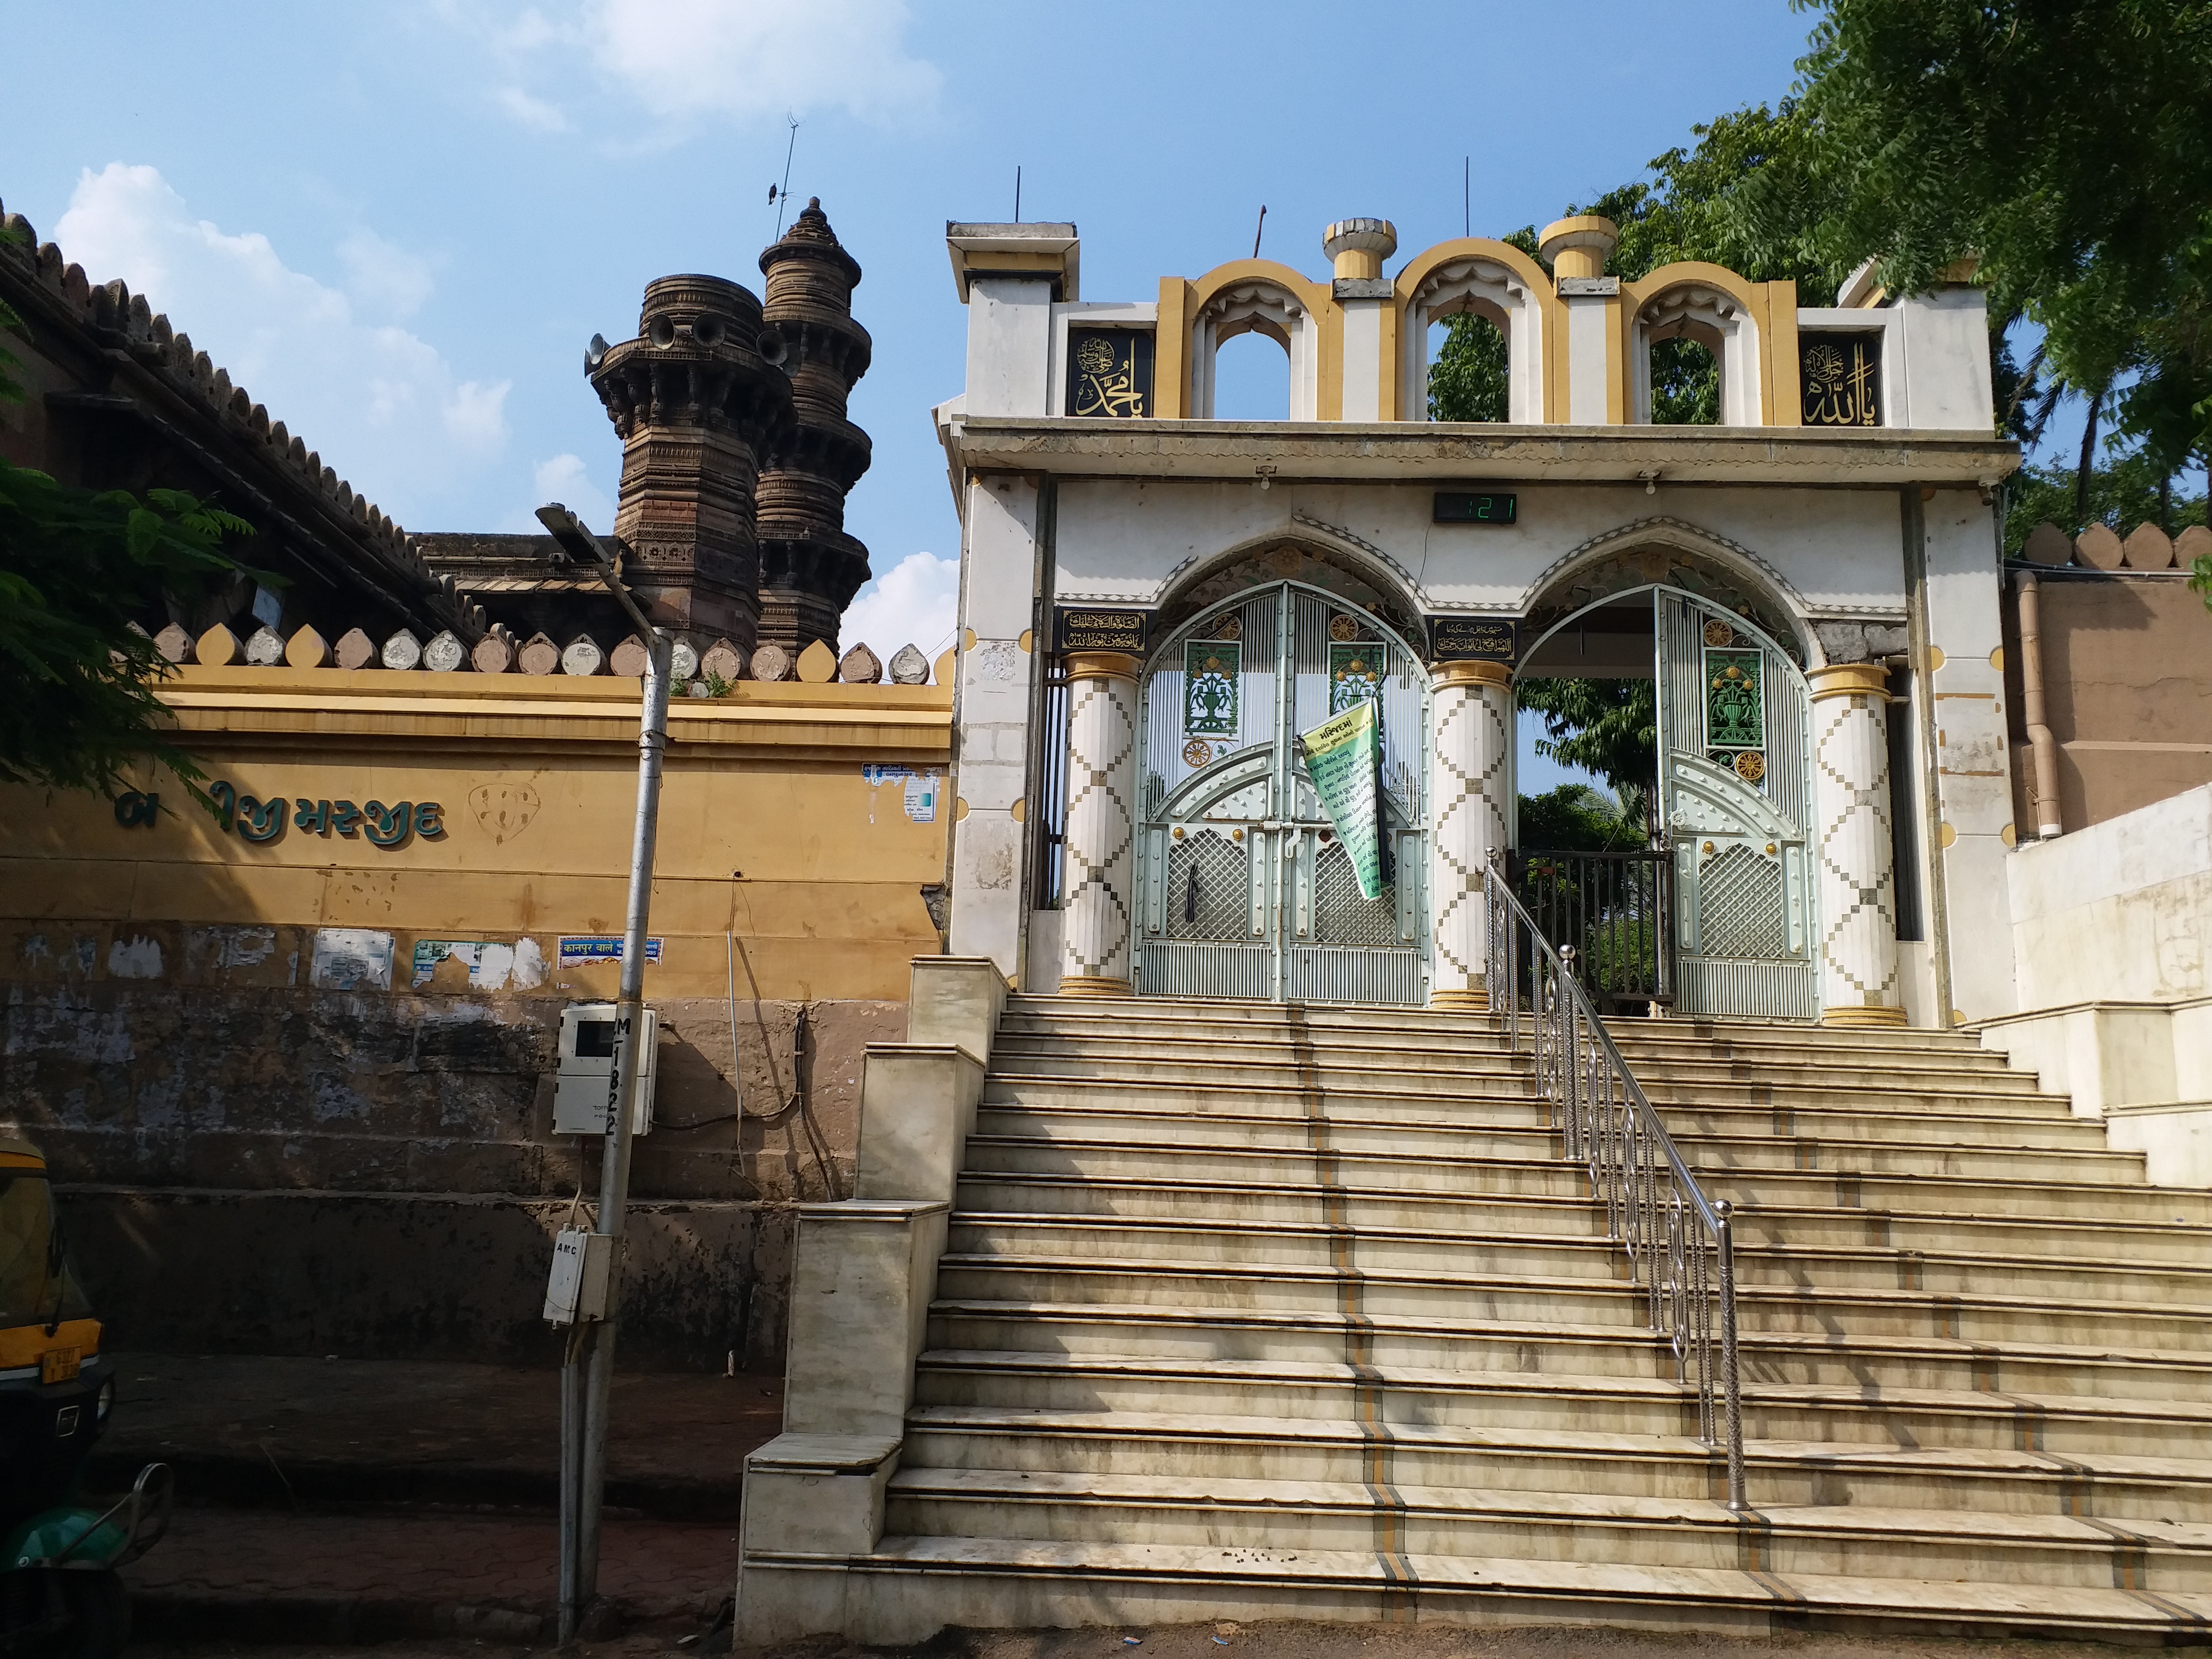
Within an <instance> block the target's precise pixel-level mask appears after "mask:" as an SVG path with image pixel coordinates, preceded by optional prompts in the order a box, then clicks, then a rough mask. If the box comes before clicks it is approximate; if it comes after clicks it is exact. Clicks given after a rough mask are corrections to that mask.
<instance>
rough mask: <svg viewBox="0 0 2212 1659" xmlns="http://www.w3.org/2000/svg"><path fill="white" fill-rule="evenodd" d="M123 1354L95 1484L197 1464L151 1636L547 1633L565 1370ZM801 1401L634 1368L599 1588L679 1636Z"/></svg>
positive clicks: (150, 1597)
mask: <svg viewBox="0 0 2212 1659" xmlns="http://www.w3.org/2000/svg"><path fill="white" fill-rule="evenodd" d="M118 1362H119V1363H118V1377H119V1379H120V1383H119V1394H120V1398H119V1400H118V1403H117V1406H116V1410H115V1416H114V1419H113V1422H112V1427H111V1429H110V1430H109V1432H108V1434H107V1436H106V1438H105V1439H104V1440H103V1442H102V1443H101V1446H100V1452H99V1454H98V1456H97V1460H96V1462H95V1467H94V1482H93V1484H94V1488H95V1489H98V1488H100V1487H102V1486H106V1487H108V1488H111V1489H119V1488H120V1487H121V1486H125V1485H127V1483H128V1481H129V1480H130V1478H131V1474H134V1473H135V1472H136V1470H137V1468H139V1467H140V1466H141V1465H142V1464H143V1463H145V1462H149V1461H152V1460H156V1459H158V1460H161V1461H163V1462H167V1463H169V1464H170V1465H171V1466H172V1467H173V1468H174V1469H175V1470H176V1472H177V1480H178V1493H179V1509H178V1513H177V1516H176V1519H175V1522H174V1524H173V1527H172V1528H171V1530H170V1533H169V1535H168V1536H167V1538H165V1539H164V1540H163V1541H161V1543H160V1544H159V1545H157V1546H156V1547H155V1549H154V1551H153V1552H152V1553H150V1554H149V1555H148V1556H147V1557H146V1559H144V1560H143V1561H141V1562H138V1563H137V1564H136V1565H134V1566H132V1567H131V1568H130V1569H128V1571H127V1573H126V1577H128V1578H129V1579H130V1581H131V1587H132V1595H133V1599H134V1601H135V1602H136V1603H137V1607H138V1608H139V1610H140V1613H139V1620H138V1623H139V1628H140V1630H141V1631H142V1632H145V1633H148V1634H150V1635H155V1636H161V1635H167V1636H171V1637H180V1638H188V1637H200V1636H236V1637H240V1638H246V1639H248V1640H256V1641H262V1642H270V1641H276V1642H285V1641H298V1640H329V1641H339V1642H362V1641H377V1640H382V1639H386V1638H403V1637H406V1638H420V1637H426V1636H430V1635H433V1634H437V1633H443V1632H468V1633H470V1634H471V1636H472V1637H473V1636H477V1635H481V1636H483V1637H486V1638H490V1639H495V1640H499V1641H503V1642H509V1643H514V1642H521V1643H528V1642H531V1641H533V1640H538V1639H540V1638H542V1636H543V1635H544V1634H546V1633H549V1632H550V1618H549V1617H548V1615H550V1612H551V1610H552V1607H553V1603H554V1597H555V1583H556V1579H555V1573H556V1567H555V1561H556V1519H555V1513H556V1485H555V1471H556V1468H557V1467H558V1462H559V1455H560V1401H559V1395H558V1391H557V1377H556V1373H554V1372H553V1371H551V1370H543V1371H540V1370H524V1369H520V1368H509V1367H503V1366H493V1365H468V1364H403V1363H399V1362H395V1361H325V1360H317V1359H288V1358H258V1357H242V1358H241V1357H231V1356H226V1357H220V1358H179V1357H175V1356H170V1355H149V1354H131V1353H126V1354H122V1355H119V1356H118ZM782 1410H783V1401H782V1388H781V1381H780V1380H779V1379H777V1378H774V1377H763V1376H739V1377H728V1376H696V1375H686V1376H618V1377H617V1381H616V1384H615V1395H614V1409H613V1420H612V1433H611V1443H610V1448H609V1458H608V1465H609V1468H608V1477H609V1478H608V1486H607V1496H608V1504H609V1510H608V1514H607V1517H606V1522H605V1535H604V1540H603V1547H602V1553H601V1567H600V1579H599V1584H600V1589H601V1591H602V1593H603V1594H605V1595H607V1596H609V1597H611V1598H612V1599H613V1600H614V1601H616V1602H617V1604H618V1606H619V1608H620V1611H621V1613H622V1614H623V1617H624V1619H625V1620H630V1621H635V1620H676V1621H677V1624H676V1626H674V1627H673V1628H674V1629H675V1631H676V1633H679V1634H680V1633H681V1631H682V1630H683V1629H684V1628H695V1629H696V1628H697V1627H698V1626H699V1624H700V1622H701V1621H702V1620H704V1619H706V1618H707V1617H708V1616H709V1615H711V1613H712V1612H713V1610H714V1607H715V1606H716V1605H717V1604H718V1603H719V1602H720V1601H721V1600H722V1599H723V1598H724V1597H725V1596H726V1595H728V1593H729V1588H730V1583H731V1580H732V1577H734V1576H735V1571H736V1564H737V1553H736V1551H737V1546H736V1518H737V1515H738V1493H739V1487H740V1481H741V1474H742V1470H743V1468H744V1455H745V1454H746V1453H747V1452H748V1451H750V1450H751V1449H753V1448H754V1447H755V1446H757V1445H759V1444H760V1443H762V1442H763V1441H764V1440H767V1439H768V1438H769V1437H771V1436H773V1435H774V1434H775V1432H776V1431H777V1429H778V1427H779V1425H780V1424H781V1418H782ZM670 1639H672V1637H671V1638H670ZM264 1651H265V1650H264Z"/></svg>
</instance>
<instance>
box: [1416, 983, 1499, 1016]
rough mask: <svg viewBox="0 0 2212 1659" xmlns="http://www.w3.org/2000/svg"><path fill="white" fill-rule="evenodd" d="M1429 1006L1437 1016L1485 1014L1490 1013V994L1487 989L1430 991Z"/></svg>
mask: <svg viewBox="0 0 2212 1659" xmlns="http://www.w3.org/2000/svg"><path fill="white" fill-rule="evenodd" d="M1429 1006H1430V1008H1431V1010H1433V1011H1434V1012H1437V1013H1439V1014H1486V1013H1488V1012H1490V993H1489V991H1488V990H1487V989H1482V990H1464V991H1431V992H1430V993H1429Z"/></svg>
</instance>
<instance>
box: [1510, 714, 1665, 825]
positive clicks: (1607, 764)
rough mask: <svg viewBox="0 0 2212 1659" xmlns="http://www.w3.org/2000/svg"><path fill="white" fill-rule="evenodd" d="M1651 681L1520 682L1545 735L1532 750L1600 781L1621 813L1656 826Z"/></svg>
mask: <svg viewBox="0 0 2212 1659" xmlns="http://www.w3.org/2000/svg"><path fill="white" fill-rule="evenodd" d="M1655 693H1656V687H1655V686H1654V684H1653V683H1652V682H1651V681H1650V680H1550V679H1528V680H1522V682H1521V683H1520V685H1519V696H1520V705H1521V707H1522V708H1528V709H1534V711H1535V712H1536V714H1538V715H1539V716H1541V718H1542V720H1543V722H1544V733H1545V735H1544V736H1542V737H1541V738H1537V739H1536V752H1537V753H1538V754H1540V755H1543V756H1546V757H1549V758H1551V759H1553V760H1556V761H1558V762H1559V763H1561V764H1562V765H1566V766H1573V767H1578V768H1580V769H1582V770H1583V771H1585V772H1588V773H1589V774H1590V775H1592V776H1594V777H1597V778H1601V779H1602V780H1604V781H1605V783H1606V786H1607V787H1608V788H1610V789H1611V790H1612V791H1613V793H1614V794H1615V795H1617V796H1618V797H1620V803H1621V812H1622V815H1623V816H1624V817H1626V818H1627V819H1628V820H1629V821H1630V822H1631V823H1641V824H1642V825H1643V826H1644V834H1645V836H1646V837H1649V836H1650V834H1651V833H1652V832H1653V831H1654V830H1656V828H1657V823H1656V817H1655V813H1656V806H1657V801H1656V791H1657V787H1658V782H1659V705H1658V699H1657V697H1656V695H1655Z"/></svg>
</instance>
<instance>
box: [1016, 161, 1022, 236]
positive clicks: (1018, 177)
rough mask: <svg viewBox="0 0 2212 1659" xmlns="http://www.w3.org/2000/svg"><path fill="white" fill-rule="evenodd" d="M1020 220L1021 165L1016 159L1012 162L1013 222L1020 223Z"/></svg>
mask: <svg viewBox="0 0 2212 1659" xmlns="http://www.w3.org/2000/svg"><path fill="white" fill-rule="evenodd" d="M1014 222H1015V223H1016V224H1019V223H1021V222H1022V167H1021V163H1020V162H1018V161H1017V162H1016V163H1015V164H1014Z"/></svg>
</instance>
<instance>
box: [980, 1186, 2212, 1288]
mask: <svg viewBox="0 0 2212 1659" xmlns="http://www.w3.org/2000/svg"><path fill="white" fill-rule="evenodd" d="M2143 1190H2145V1191H2149V1190H2151V1189H2143ZM1725 1195H1726V1196H1729V1197H1732V1198H1741V1194H1740V1193H1731V1194H1725ZM1838 1195H1839V1194H1838V1191H1837V1189H1836V1183H1835V1182H1833V1181H1832V1179H1828V1178H1820V1179H1815V1180H1813V1181H1811V1182H1801V1183H1798V1190H1797V1192H1796V1194H1794V1197H1795V1198H1796V1200H1797V1201H1794V1202H1793V1201H1790V1200H1791V1197H1792V1196H1793V1195H1792V1194H1784V1195H1782V1196H1779V1197H1778V1196H1775V1195H1772V1194H1768V1195H1766V1196H1765V1199H1764V1200H1763V1201H1761V1202H1759V1203H1758V1204H1756V1205H1753V1206H1749V1207H1744V1206H1741V1205H1739V1207H1738V1209H1737V1211H1736V1223H1735V1227H1736V1237H1737V1238H1738V1240H1739V1241H1741V1242H1742V1243H1745V1244H1747V1245H1758V1244H1766V1245H1771V1246H1774V1247H1776V1248H1780V1249H1787V1248H1790V1247H1792V1246H1796V1245H1807V1246H1811V1245H1839V1246H1850V1245H1863V1246H1867V1247H1869V1248H1872V1249H1919V1250H1960V1251H1966V1252H1973V1251H1978V1250H1982V1249H2004V1250H2009V1251H2016V1252H2034V1253H2040V1254H2049V1253H2059V1252H2063V1251H2064V1250H2066V1249H2069V1248H2071V1249H2080V1250H2081V1252H2082V1253H2083V1255H2086V1256H2087V1257H2089V1258H2091V1259H2094V1260H2112V1259H2116V1258H2125V1257H2133V1258H2135V1259H2137V1260H2140V1261H2146V1262H2160V1263H2165V1264H2169V1265H2178V1266H2188V1267H2195V1266H2197V1265H2200V1264H2202V1263H2204V1262H2207V1261H2212V1224H2208V1223H2207V1222H2205V1221H2203V1220H2201V1219H2199V1220H2191V1218H2190V1216H2189V1212H2188V1211H2187V1210H2186V1209H2184V1208H2180V1207H2178V1206H2160V1204H2158V1203H2152V1204H2149V1205H2145V1206H2141V1207H2142V1209H2143V1210H2144V1211H2145V1212H2146V1213H2144V1214H2143V1215H2142V1217H2141V1218H2128V1217H2121V1216H2115V1215H2112V1214H2110V1213H2106V1214H2101V1215H2100V1214H2091V1215H2087V1216H2060V1215H2051V1214H2047V1213H2045V1214H2036V1213H2029V1214H2025V1215H2008V1214H1959V1213H1953V1212H1944V1211H1940V1210H1934V1209H1914V1208H1911V1207H1906V1206H1897V1207H1893V1206H1892V1205H1890V1204H1885V1203H1883V1202H1881V1201H1879V1200H1881V1198H1883V1197H1884V1196H1888V1197H1890V1198H1893V1199H1896V1198H1902V1199H1903V1200H1907V1201H1908V1204H1909V1200H1911V1199H1912V1197H1913V1193H1912V1191H1911V1184H1910V1183H1906V1184H1905V1187H1904V1188H1903V1189H1902V1190H1901V1191H1900V1192H1896V1193H1891V1192H1888V1191H1887V1189H1885V1188H1877V1189H1876V1191H1875V1199H1876V1200H1877V1201H1875V1202H1871V1203H1869V1202H1865V1201H1862V1202H1860V1203H1857V1204H1841V1205H1839V1204H1837V1203H1836V1202H1835V1199H1836V1198H1837V1197H1838ZM1841 1195H1844V1196H1855V1197H1857V1198H1859V1199H1861V1200H1865V1199H1866V1198H1867V1196H1868V1194H1867V1193H1866V1190H1865V1188H1864V1184H1863V1183H1862V1184H1861V1186H1860V1187H1859V1188H1857V1190H1853V1189H1851V1188H1850V1185H1849V1183H1845V1184H1844V1192H1843V1194H1841ZM2155 1195H2156V1197H2157V1198H2159V1199H2161V1200H2162V1199H2164V1198H2166V1197H2167V1196H2169V1194H2167V1193H2166V1191H2165V1190H2163V1189H2159V1190H2157V1192H2156V1194H2155ZM2171 1195H2173V1196H2184V1195H2183V1194H2171ZM2162 1207H2164V1208H2165V1209H2166V1210H2167V1213H2161V1212H2160V1211H2161V1208H2162ZM957 1209H958V1210H959V1212H961V1213H963V1214H967V1215H989V1214H995V1213H1000V1212H1017V1213H1023V1214H1041V1213H1049V1214H1056V1215H1062V1216H1067V1217H1071V1218H1074V1217H1090V1216H1126V1217H1130V1218H1140V1219H1161V1220H1165V1219H1178V1218H1179V1219H1183V1220H1193V1221H1204V1222H1218V1223H1221V1224H1224V1225H1239V1226H1241V1225H1246V1224H1248V1223H1284V1224H1289V1225H1308V1226H1313V1225H1324V1224H1328V1225H1343V1226H1346V1227H1348V1228H1350V1229H1352V1231H1355V1232H1356V1231H1360V1230H1363V1229H1364V1228H1368V1227H1385V1228H1395V1229H1399V1230H1402V1231H1431V1232H1436V1233H1438V1234H1442V1235H1458V1236H1467V1237H1483V1236H1499V1237H1504V1236H1511V1235H1516V1234H1524V1233H1547V1234H1549V1233H1558V1232H1571V1231H1577V1229H1579V1228H1582V1227H1583V1226H1589V1227H1591V1228H1592V1229H1593V1230H1594V1231H1602V1226H1603V1222H1602V1212H1601V1211H1599V1210H1597V1209H1596V1208H1595V1206H1594V1205H1593V1204H1592V1203H1591V1201H1590V1200H1589V1196H1588V1195H1587V1194H1585V1193H1583V1192H1580V1191H1576V1192H1566V1193H1549V1192H1538V1193H1527V1194H1514V1193H1502V1192H1469V1191H1451V1192H1443V1193H1405V1192H1383V1191H1376V1192H1367V1191H1346V1192H1340V1193H1332V1194H1324V1193H1322V1191H1321V1190H1320V1188H1318V1187H1316V1185H1314V1184H1313V1183H1312V1182H1300V1183H1298V1184H1297V1186H1295V1187H1285V1186H1282V1185H1279V1184H1271V1183H1267V1182H1249V1181H1247V1182H1237V1181H1201V1180H1195V1179H1192V1178H1189V1177H1188V1176H1159V1175H1157V1174H1154V1175H1151V1176H1141V1177H1140V1176H1128V1177H1123V1178H1121V1179H1118V1180H1112V1181H1107V1180H1101V1179H1097V1178H1093V1177H1086V1176H1079V1175H1075V1174H1072V1173H1070V1174H1037V1173H1030V1174H1018V1173H1012V1172H1004V1173H993V1172H987V1171H981V1170H972V1169H971V1170H965V1171H963V1173H962V1175H961V1177H960V1183H959V1187H958V1194H957ZM2200 1213H2201V1212H2200Z"/></svg>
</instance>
